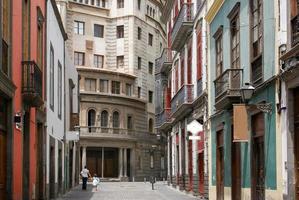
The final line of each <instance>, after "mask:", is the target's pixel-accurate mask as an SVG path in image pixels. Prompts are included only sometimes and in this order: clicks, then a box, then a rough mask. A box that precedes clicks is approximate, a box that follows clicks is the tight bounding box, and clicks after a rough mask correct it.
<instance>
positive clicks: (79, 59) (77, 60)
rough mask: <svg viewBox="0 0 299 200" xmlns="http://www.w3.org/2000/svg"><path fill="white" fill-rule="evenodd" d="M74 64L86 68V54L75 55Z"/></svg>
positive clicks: (78, 53)
mask: <svg viewBox="0 0 299 200" xmlns="http://www.w3.org/2000/svg"><path fill="white" fill-rule="evenodd" d="M74 64H75V65H77V66H84V64H85V54H84V53H82V52H76V51H75V53H74Z"/></svg>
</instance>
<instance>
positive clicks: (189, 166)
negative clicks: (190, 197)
mask: <svg viewBox="0 0 299 200" xmlns="http://www.w3.org/2000/svg"><path fill="white" fill-rule="evenodd" d="M190 135H191V134H190ZM192 142H193V141H192V140H189V141H188V159H189V162H188V174H189V189H188V190H189V191H192V190H193V162H192V161H193V160H192V159H193V156H192Z"/></svg>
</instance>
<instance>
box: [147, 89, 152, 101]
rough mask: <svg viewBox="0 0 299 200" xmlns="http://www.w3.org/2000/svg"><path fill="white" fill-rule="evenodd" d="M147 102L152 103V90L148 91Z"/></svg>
mask: <svg viewBox="0 0 299 200" xmlns="http://www.w3.org/2000/svg"><path fill="white" fill-rule="evenodd" d="M148 102H149V103H153V92H152V91H148Z"/></svg>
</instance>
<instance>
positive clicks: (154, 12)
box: [153, 9, 156, 18]
mask: <svg viewBox="0 0 299 200" xmlns="http://www.w3.org/2000/svg"><path fill="white" fill-rule="evenodd" d="M155 14H156V11H155V9H153V18H155Z"/></svg>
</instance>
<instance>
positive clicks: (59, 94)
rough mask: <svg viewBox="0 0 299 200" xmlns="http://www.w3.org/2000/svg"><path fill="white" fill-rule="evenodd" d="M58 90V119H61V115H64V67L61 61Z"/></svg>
mask: <svg viewBox="0 0 299 200" xmlns="http://www.w3.org/2000/svg"><path fill="white" fill-rule="evenodd" d="M57 88H58V117H59V118H60V119H61V113H62V66H61V64H60V62H59V61H58V82H57Z"/></svg>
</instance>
